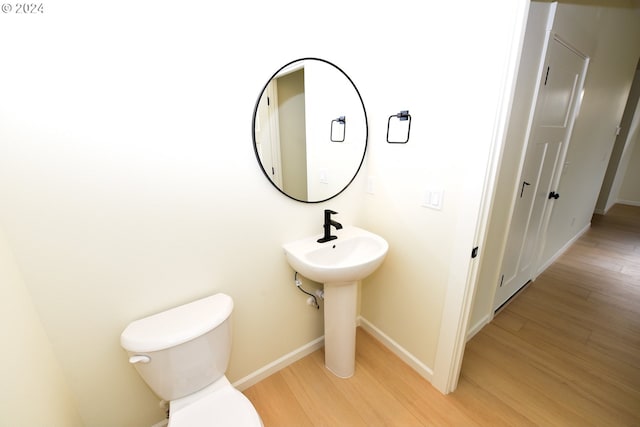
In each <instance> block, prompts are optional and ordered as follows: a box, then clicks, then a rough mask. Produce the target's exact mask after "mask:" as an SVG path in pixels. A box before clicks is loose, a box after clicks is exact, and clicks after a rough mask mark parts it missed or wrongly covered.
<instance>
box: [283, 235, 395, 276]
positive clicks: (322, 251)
mask: <svg viewBox="0 0 640 427" xmlns="http://www.w3.org/2000/svg"><path fill="white" fill-rule="evenodd" d="M332 234H335V235H336V236H338V238H337V239H336V240H331V241H329V242H325V243H318V242H317V240H318V237H319V236H314V237H308V238H305V239H301V240H296V241H294V242H290V243H286V244H284V245H283V248H284V252H285V254H286V257H287V261H288V262H289V265H290V266H291V267H292V268H293V269H294V270H296V271H297V272H298V273H300V274H302V275H303V276H305V277H306V278H308V279H311V280H313V281H316V282H320V283H337V282H353V281H358V280H362V279H364V278H365V277H367V276H368V275H370V274H371V273H373V272H374V271H375V270H376V268H378V267H379V266H380V264H382V261H384V258H385V256H386V254H387V251H388V250H389V244H388V243H387V241H386V240H385V239H383V238H382V237H380V236H378V235H376V234H373V233H371V232H369V231H366V230H363V229H361V228H358V227H354V226H345V227H344V228H342V229H340V230H335V231H333V230H332Z"/></svg>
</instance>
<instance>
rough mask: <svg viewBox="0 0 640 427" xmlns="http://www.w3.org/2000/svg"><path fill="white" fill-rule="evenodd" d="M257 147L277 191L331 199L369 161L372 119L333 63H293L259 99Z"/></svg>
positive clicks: (255, 129) (304, 199)
mask: <svg viewBox="0 0 640 427" xmlns="http://www.w3.org/2000/svg"><path fill="white" fill-rule="evenodd" d="M347 122H348V123H349V126H346V123H347ZM253 143H254V149H255V153H256V157H257V159H258V162H259V163H260V166H261V168H262V171H263V172H264V174H265V176H266V177H267V178H268V179H269V180H270V181H271V183H272V184H273V185H274V186H275V187H276V188H277V189H278V190H280V191H281V192H282V193H284V194H286V195H287V196H289V197H291V198H292V199H295V200H299V201H302V202H309V203H317V202H323V201H325V200H329V199H331V198H332V197H335V196H336V195H338V194H340V193H341V192H342V191H343V190H344V189H345V188H347V186H348V185H349V184H350V183H351V181H353V179H354V178H355V176H356V174H357V173H358V170H359V169H360V166H361V165H362V162H363V160H364V154H365V150H366V148H367V115H366V111H365V109H364V103H363V102H362V98H361V97H360V93H359V92H358V89H357V88H356V86H355V85H354V84H353V82H352V81H351V79H350V78H349V77H348V76H347V75H346V74H345V73H344V72H343V71H342V70H341V69H340V68H338V67H337V66H335V65H334V64H332V63H330V62H328V61H325V60H322V59H317V58H303V59H299V60H296V61H293V62H290V63H289V64H287V65H285V66H284V67H282V68H280V69H279V70H278V71H277V72H276V73H275V74H274V75H273V76H272V77H271V79H269V81H268V82H267V84H266V85H265V87H264V89H263V90H262V93H261V94H260V97H259V98H258V102H257V103H256V108H255V111H254V115H253Z"/></svg>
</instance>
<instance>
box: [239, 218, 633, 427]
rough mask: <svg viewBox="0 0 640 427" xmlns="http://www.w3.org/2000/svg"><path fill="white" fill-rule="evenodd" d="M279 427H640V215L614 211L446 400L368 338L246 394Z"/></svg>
mask: <svg viewBox="0 0 640 427" xmlns="http://www.w3.org/2000/svg"><path fill="white" fill-rule="evenodd" d="M244 393H245V394H246V395H247V397H248V398H249V399H250V400H251V401H252V402H253V404H254V406H255V407H256V409H257V411H258V412H259V413H260V415H261V417H262V419H263V421H264V424H265V426H266V427H272V426H299V427H302V426H336V427H338V426H581V427H582V426H598V427H601V426H604V427H606V426H616V427H617V426H640V207H629V206H621V205H616V206H614V207H613V208H612V209H611V211H610V212H609V213H608V214H607V215H606V216H604V217H603V216H598V215H596V216H594V218H593V221H592V227H591V228H590V230H589V231H588V232H587V233H586V234H585V235H583V236H582V237H581V238H580V239H579V240H578V241H577V242H576V243H575V244H574V245H573V246H572V247H571V248H570V249H569V250H568V251H567V252H565V254H563V255H562V256H561V257H560V258H559V259H558V260H557V261H556V262H555V263H554V264H553V265H552V266H550V267H549V268H548V269H547V271H545V272H544V273H543V274H542V275H540V276H539V277H538V278H537V280H536V281H535V282H533V283H532V284H531V285H530V286H529V287H528V288H526V289H525V290H524V291H522V292H521V293H520V295H518V296H517V297H516V298H515V299H514V300H513V301H512V302H511V303H510V304H509V305H507V306H506V307H505V308H504V309H503V310H502V311H501V312H500V313H499V314H498V315H496V317H495V318H494V320H493V321H492V322H491V323H490V324H489V325H487V326H485V327H484V328H483V329H482V331H480V332H479V333H478V334H477V335H476V336H475V337H474V338H473V339H472V340H471V341H469V343H468V344H467V348H466V351H465V357H464V362H463V367H462V374H461V377H460V382H459V385H458V388H457V390H456V391H455V392H454V393H452V394H449V395H446V396H445V395H442V394H440V393H439V392H438V391H436V390H435V389H434V388H433V387H432V386H431V385H430V384H429V383H428V382H427V381H426V380H424V379H422V378H421V377H420V376H418V375H417V374H416V373H415V372H414V371H413V370H411V368H409V367H408V366H407V365H405V364H404V363H403V362H402V361H400V360H399V359H398V358H397V357H396V356H395V355H393V354H392V353H391V352H390V351H388V350H387V349H386V348H385V347H383V346H382V345H381V344H380V343H378V342H377V341H376V340H375V339H374V338H372V337H371V336H369V335H368V334H367V333H366V332H364V331H360V330H359V331H358V335H357V355H356V374H355V375H354V376H353V377H352V378H350V379H348V380H341V379H338V378H336V377H334V376H333V375H331V374H330V373H328V372H327V371H326V370H325V369H324V367H323V353H322V350H320V351H317V352H315V353H313V354H311V355H309V356H307V357H306V358H304V359H302V360H300V361H298V362H296V363H294V364H292V365H290V366H288V367H287V368H285V369H283V370H282V371H280V372H278V373H276V374H274V375H272V376H270V377H269V378H267V379H265V380H263V381H262V382H260V383H258V384H256V385H254V386H253V387H251V388H249V389H247V390H245V391H244Z"/></svg>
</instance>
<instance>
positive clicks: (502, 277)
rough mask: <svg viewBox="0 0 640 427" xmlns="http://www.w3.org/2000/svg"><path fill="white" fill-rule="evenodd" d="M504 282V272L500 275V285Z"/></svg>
mask: <svg viewBox="0 0 640 427" xmlns="http://www.w3.org/2000/svg"><path fill="white" fill-rule="evenodd" d="M503 283H504V274H503V275H502V276H500V287H502V284H503Z"/></svg>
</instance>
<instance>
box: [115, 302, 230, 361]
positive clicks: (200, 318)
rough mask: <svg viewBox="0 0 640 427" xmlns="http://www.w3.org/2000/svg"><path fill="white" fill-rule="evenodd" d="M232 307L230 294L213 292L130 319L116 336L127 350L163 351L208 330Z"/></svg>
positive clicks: (226, 315) (218, 323)
mask: <svg viewBox="0 0 640 427" xmlns="http://www.w3.org/2000/svg"><path fill="white" fill-rule="evenodd" d="M232 310H233V300H232V299H231V297H230V296H228V295H225V294H215V295H212V296H210V297H206V298H202V299H199V300H197V301H193V302H190V303H188V304H184V305H181V306H179V307H175V308H172V309H170V310H167V311H163V312H161V313H158V314H154V315H152V316H149V317H145V318H143V319H140V320H136V321H133V322H131V323H130V324H129V326H127V327H126V328H125V330H124V331H123V332H122V335H120V344H121V345H122V347H124V348H125V349H126V350H129V351H131V352H151V351H159V350H164V349H166V348H169V347H173V346H176V345H179V344H182V343H185V342H187V341H190V340H192V339H194V338H197V337H199V336H201V335H203V334H205V333H207V332H209V331H210V330H212V329H214V328H215V327H217V326H218V325H220V324H221V323H222V322H224V321H225V320H226V319H227V318H228V317H229V316H230V315H231V311H232Z"/></svg>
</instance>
